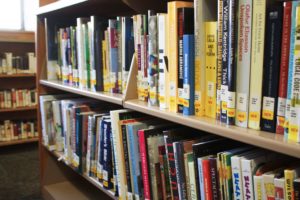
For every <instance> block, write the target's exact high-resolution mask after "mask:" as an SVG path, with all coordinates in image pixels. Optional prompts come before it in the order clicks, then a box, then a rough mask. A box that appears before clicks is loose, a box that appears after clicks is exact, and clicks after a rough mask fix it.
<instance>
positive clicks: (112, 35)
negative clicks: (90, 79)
mask: <svg viewBox="0 0 300 200" xmlns="http://www.w3.org/2000/svg"><path fill="white" fill-rule="evenodd" d="M116 26H117V22H116V20H109V28H108V34H109V40H108V43H109V63H110V83H111V86H112V87H111V92H112V93H119V89H118V38H117V37H118V34H117V29H116Z"/></svg>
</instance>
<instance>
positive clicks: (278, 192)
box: [274, 178, 286, 200]
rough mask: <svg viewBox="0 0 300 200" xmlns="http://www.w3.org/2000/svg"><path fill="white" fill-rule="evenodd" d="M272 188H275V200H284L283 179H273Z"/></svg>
mask: <svg viewBox="0 0 300 200" xmlns="http://www.w3.org/2000/svg"><path fill="white" fill-rule="evenodd" d="M274 186H275V200H284V199H285V198H286V197H285V185H284V178H275V179H274Z"/></svg>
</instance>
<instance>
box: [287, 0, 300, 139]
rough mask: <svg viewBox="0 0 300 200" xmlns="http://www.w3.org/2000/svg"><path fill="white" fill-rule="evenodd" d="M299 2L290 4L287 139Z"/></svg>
mask: <svg viewBox="0 0 300 200" xmlns="http://www.w3.org/2000/svg"><path fill="white" fill-rule="evenodd" d="M298 5H299V2H297V1H295V2H293V4H292V16H291V19H292V20H291V37H290V55H289V57H290V58H289V74H288V86H287V97H286V112H285V126H284V137H285V138H287V137H288V133H289V127H288V126H286V125H287V124H286V123H287V122H288V121H289V116H290V108H291V98H292V84H293V73H294V50H295V32H296V27H295V25H296V8H297V6H298Z"/></svg>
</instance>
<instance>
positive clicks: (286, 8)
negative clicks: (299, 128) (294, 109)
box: [276, 2, 292, 135]
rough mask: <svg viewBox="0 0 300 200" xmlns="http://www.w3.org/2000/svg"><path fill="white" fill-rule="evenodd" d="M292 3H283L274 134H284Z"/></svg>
mask: <svg viewBox="0 0 300 200" xmlns="http://www.w3.org/2000/svg"><path fill="white" fill-rule="evenodd" d="M291 13H292V2H284V3H283V24H282V39H281V59H280V77H279V91H278V104H277V123H276V133H277V134H281V135H283V134H284V120H285V106H286V97H287V82H288V71H289V53H290V34H291Z"/></svg>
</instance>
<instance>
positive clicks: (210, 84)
mask: <svg viewBox="0 0 300 200" xmlns="http://www.w3.org/2000/svg"><path fill="white" fill-rule="evenodd" d="M207 96H209V97H214V96H215V84H214V83H213V82H211V81H209V82H208V83H207Z"/></svg>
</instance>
